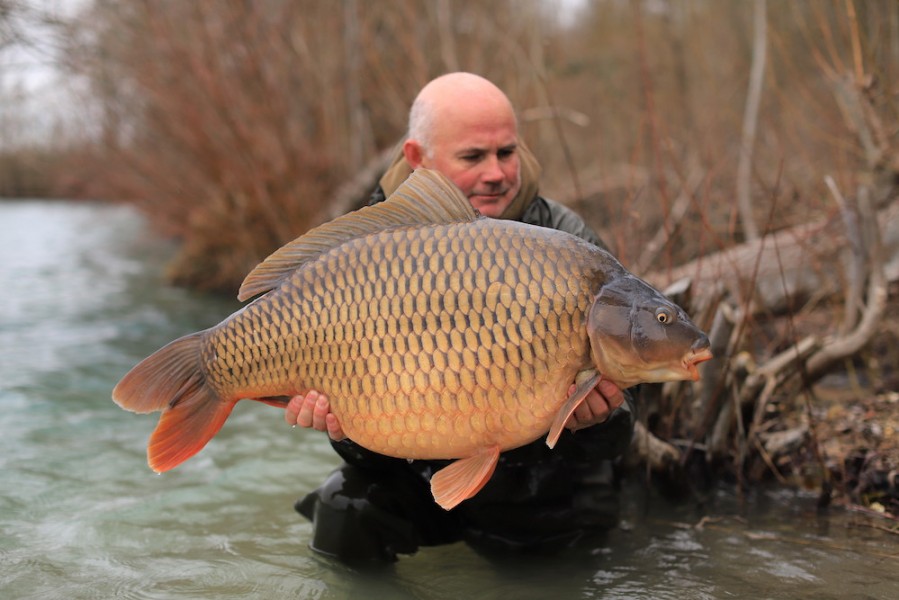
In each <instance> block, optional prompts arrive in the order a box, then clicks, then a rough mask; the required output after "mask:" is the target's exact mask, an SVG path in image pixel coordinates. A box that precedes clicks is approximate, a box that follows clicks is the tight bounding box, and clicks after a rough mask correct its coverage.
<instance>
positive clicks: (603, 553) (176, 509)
mask: <svg viewBox="0 0 899 600" xmlns="http://www.w3.org/2000/svg"><path fill="white" fill-rule="evenodd" d="M172 251H173V248H172V246H171V245H170V244H168V243H166V242H164V241H162V240H160V239H158V238H157V237H154V236H153V235H152V234H151V233H150V232H149V231H148V230H147V229H146V227H145V224H144V223H143V221H142V220H141V219H140V218H139V217H138V216H137V215H136V214H134V213H133V212H131V211H130V210H128V209H126V208H121V207H112V206H107V205H101V204H70V203H58V202H43V201H14V202H8V201H7V202H0V598H4V599H5V598H41V599H52V598H60V599H63V598H64V599H74V598H313V599H319V598H387V599H389V598H423V599H428V598H465V599H477V598H508V599H512V598H515V599H519V598H551V599H557V598H559V599H562V598H647V599H649V598H672V599H674V598H678V599H679V598H883V599H887V598H889V599H894V598H899V538H897V536H895V535H891V534H888V533H885V532H882V531H879V530H877V529H875V528H873V527H871V526H870V524H869V522H865V521H861V520H859V519H858V518H857V517H852V516H851V515H847V514H845V513H842V512H840V511H831V512H830V513H829V514H827V515H819V514H817V513H816V511H815V510H814V502H813V498H809V497H804V496H801V495H794V494H791V493H788V492H777V493H765V494H759V495H758V496H757V497H754V498H752V499H750V502H749V503H747V504H742V505H741V504H740V503H738V502H737V501H736V499H735V498H733V497H732V495H731V494H729V493H728V492H726V491H723V492H721V493H719V494H718V495H717V496H716V497H714V498H713V499H712V501H711V502H709V503H707V504H705V505H704V506H698V505H696V503H684V504H681V505H678V506H672V505H669V504H667V503H665V502H664V501H662V500H660V499H657V498H653V499H648V498H647V495H646V494H645V493H642V491H641V489H640V486H639V485H635V486H632V489H631V488H629V489H627V490H626V491H625V492H624V498H623V501H624V505H625V507H626V510H625V520H624V522H623V526H622V527H621V528H619V529H616V530H614V531H612V532H610V533H609V535H608V536H606V537H605V538H603V539H601V540H599V541H596V542H594V543H593V544H592V545H588V546H585V547H581V548H577V549H573V550H571V551H567V552H565V553H563V554H559V555H554V556H544V557H539V558H535V557H531V558H528V557H508V558H506V559H503V560H500V561H495V560H494V561H491V560H487V559H485V558H483V557H481V556H480V555H478V554H476V553H475V552H473V551H472V550H470V549H469V548H468V547H467V546H465V545H463V544H453V545H449V546H444V547H439V548H427V549H424V550H422V551H421V552H419V553H418V554H417V555H415V556H412V557H404V558H403V559H402V560H401V561H400V562H399V563H398V564H397V565H396V566H394V567H391V568H389V569H387V570H384V571H382V572H378V573H360V572H356V571H353V570H351V569H348V568H346V567H344V566H342V565H340V564H338V563H335V562H333V561H332V560H330V559H327V558H324V557H321V556H318V555H316V554H314V553H313V552H311V551H310V550H309V548H308V540H309V539H310V534H311V527H310V525H309V524H308V523H307V522H306V521H305V520H304V519H302V518H301V517H299V516H298V515H297V514H296V513H295V512H294V511H293V509H292V505H293V503H294V501H295V500H296V499H297V498H299V497H300V496H301V495H303V493H305V492H306V491H309V490H311V489H313V488H314V487H316V486H317V485H318V484H319V483H320V482H321V481H322V480H323V479H324V477H325V476H326V475H327V473H328V472H329V471H330V470H331V469H332V468H334V466H336V465H337V460H336V458H335V456H334V455H333V453H332V452H331V450H330V447H329V446H328V444H327V442H326V440H325V439H324V436H323V435H322V434H318V433H316V432H308V431H302V430H299V429H291V428H289V427H287V425H285V424H284V422H283V420H282V415H281V413H280V412H279V411H278V410H276V409H273V408H271V407H266V406H263V405H260V404H256V403H241V404H239V405H238V406H237V408H236V409H235V412H234V414H233V416H232V417H231V418H230V419H229V420H228V422H227V424H226V425H225V427H224V428H223V429H222V431H221V433H220V434H219V435H218V436H217V437H216V438H215V439H214V440H213V441H212V442H211V443H210V444H209V445H208V446H207V447H206V449H205V450H204V451H203V452H201V453H200V454H199V455H197V456H196V457H194V458H193V459H191V460H190V461H188V462H187V463H185V464H184V465H182V466H180V467H178V468H177V469H175V470H173V471H171V472H169V473H166V474H164V475H155V474H153V473H152V472H151V471H150V470H149V468H148V467H147V465H146V456H145V444H146V440H147V437H148V436H149V434H150V432H151V430H152V429H153V427H154V425H155V422H156V416H155V415H134V414H131V413H128V412H125V411H123V410H121V409H120V408H118V407H117V406H116V405H115V404H114V403H113V402H112V401H111V399H110V390H111V389H112V387H113V386H114V385H115V383H116V382H117V381H118V379H119V378H120V377H121V376H122V375H123V374H124V373H125V372H126V371H127V370H128V369H129V368H130V367H131V366H133V365H134V364H135V363H136V362H137V361H139V360H140V359H141V358H143V357H145V356H146V355H147V354H149V353H150V352H152V351H153V350H155V349H156V348H158V347H159V346H161V345H163V344H165V343H166V342H168V341H170V340H172V339H174V338H175V337H178V336H180V335H183V334H185V333H189V332H192V331H195V330H198V329H201V328H204V327H207V326H209V325H212V324H214V323H216V322H218V321H219V320H221V319H222V318H223V317H225V316H227V315H228V314H230V313H231V312H232V311H233V310H234V309H235V308H237V306H238V304H237V303H236V302H234V301H229V300H226V299H221V298H214V297H209V296H203V295H197V294H193V293H190V292H187V291H184V290H181V289H176V288H172V287H169V286H167V285H165V283H164V277H163V271H164V265H165V262H166V261H167V260H168V259H169V258H170V257H171V253H172ZM703 517H710V518H711V519H712V520H711V521H708V522H707V524H706V525H705V527H703V528H696V527H692V526H693V525H695V524H697V523H699V522H700V520H701V519H702V518H703Z"/></svg>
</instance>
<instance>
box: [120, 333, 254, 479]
mask: <svg viewBox="0 0 899 600" xmlns="http://www.w3.org/2000/svg"><path fill="white" fill-rule="evenodd" d="M203 333H204V332H199V333H194V334H191V335H187V336H184V337H182V338H180V339H177V340H175V341H174V342H171V343H170V344H168V345H166V346H164V347H163V348H161V349H159V350H157V351H156V352H155V353H153V354H152V355H150V356H149V357H147V358H146V359H144V360H143V361H141V362H140V363H139V364H138V365H137V366H135V367H134V368H133V369H131V371H129V372H128V374H127V375H125V377H123V378H122V380H121V381H120V382H119V383H118V385H116V386H115V389H113V391H112V399H113V400H114V401H115V402H116V404H118V405H119V406H121V407H122V408H124V409H126V410H130V411H132V412H137V413H149V412H154V411H158V410H159V411H162V416H160V418H159V423H158V424H157V425H156V429H155V430H154V431H153V434H152V435H151V436H150V442H149V444H148V445H147V462H148V463H149V465H150V468H151V469H153V470H154V471H156V472H157V473H162V472H163V471H168V470H169V469H172V468H174V467H176V466H178V465H179V464H181V463H182V462H184V461H185V460H187V459H188V458H190V457H191V456H193V455H194V454H196V453H197V452H199V451H200V450H202V449H203V446H205V445H206V443H207V442H209V440H211V439H212V438H213V436H215V434H216V433H218V432H219V430H220V429H221V428H222V425H223V424H224V423H225V420H226V419H227V418H228V415H230V414H231V410H232V409H233V408H234V405H235V404H236V402H237V401H236V400H226V399H224V398H221V397H219V395H218V394H217V393H216V392H215V390H214V389H212V388H211V387H210V386H209V385H208V384H207V383H206V378H205V377H204V375H203V372H202V370H201V369H200V360H199V359H200V348H201V344H202V341H203Z"/></svg>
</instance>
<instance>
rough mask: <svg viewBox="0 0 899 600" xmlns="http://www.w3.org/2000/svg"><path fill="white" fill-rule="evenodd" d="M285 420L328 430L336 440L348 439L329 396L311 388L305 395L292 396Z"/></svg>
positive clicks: (292, 423) (320, 429) (294, 424)
mask: <svg viewBox="0 0 899 600" xmlns="http://www.w3.org/2000/svg"><path fill="white" fill-rule="evenodd" d="M284 420H285V421H287V423H288V424H289V425H293V426H297V425H299V426H300V427H311V428H312V429H315V430H317V431H327V432H328V436H330V438H331V439H332V440H334V441H335V442H339V441H340V440H343V439H346V434H345V433H343V429H341V427H340V423H339V422H338V421H337V417H336V416H334V414H332V413H331V405H330V403H329V402H328V397H327V396H325V395H324V394H321V393H319V392H317V391H315V390H310V391H309V392H308V393H306V395H305V396H303V395H297V396H294V397H293V398H291V399H290V402H288V403H287V409H286V410H285V411H284Z"/></svg>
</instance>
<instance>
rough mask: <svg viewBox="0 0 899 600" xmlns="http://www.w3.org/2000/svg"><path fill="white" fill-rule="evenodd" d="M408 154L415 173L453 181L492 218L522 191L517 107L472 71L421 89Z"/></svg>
mask: <svg viewBox="0 0 899 600" xmlns="http://www.w3.org/2000/svg"><path fill="white" fill-rule="evenodd" d="M403 154H404V155H405V157H406V162H408V163H409V166H410V167H412V168H413V169H417V168H418V167H426V168H430V169H436V170H438V171H440V172H441V173H443V174H444V175H446V176H447V177H449V179H450V180H452V181H453V183H455V184H456V185H457V186H458V187H459V188H460V189H461V190H462V192H463V193H464V194H465V195H466V196H467V197H468V199H469V201H471V203H472V205H473V206H474V207H475V208H477V209H478V210H479V211H481V213H483V214H485V215H487V216H491V217H495V216H499V215H500V214H501V213H502V211H503V210H504V209H505V208H506V207H507V206H508V205H509V204H510V203H511V201H512V199H513V198H514V197H515V195H516V194H517V193H518V190H519V189H520V187H521V182H520V162H519V160H518V124H517V122H516V120H515V111H514V110H513V109H512V104H511V102H509V99H508V98H507V97H506V95H505V94H504V93H503V92H502V90H500V89H499V88H498V87H496V86H495V85H494V84H493V83H491V82H490V81H488V80H486V79H484V78H483V77H480V76H478V75H474V74H472V73H450V74H448V75H443V76H441V77H438V78H436V79H434V80H433V81H431V82H430V83H428V84H427V85H426V86H425V87H424V88H422V90H421V92H419V94H418V96H417V97H416V98H415V102H414V103H413V104H412V109H411V111H410V113H409V135H408V139H407V140H406V142H405V143H404V145H403Z"/></svg>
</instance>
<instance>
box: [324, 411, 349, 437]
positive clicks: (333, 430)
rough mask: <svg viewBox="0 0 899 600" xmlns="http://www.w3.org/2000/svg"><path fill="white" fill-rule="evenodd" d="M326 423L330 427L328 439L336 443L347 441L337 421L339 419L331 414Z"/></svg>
mask: <svg viewBox="0 0 899 600" xmlns="http://www.w3.org/2000/svg"><path fill="white" fill-rule="evenodd" d="M325 422H326V424H327V426H328V437H330V438H331V439H332V440H334V441H335V442H339V441H340V440H343V439H346V434H345V433H344V432H343V429H341V427H340V423H339V422H338V421H337V417H335V416H334V415H333V414H331V413H328V415H327V417H326V418H325Z"/></svg>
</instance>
